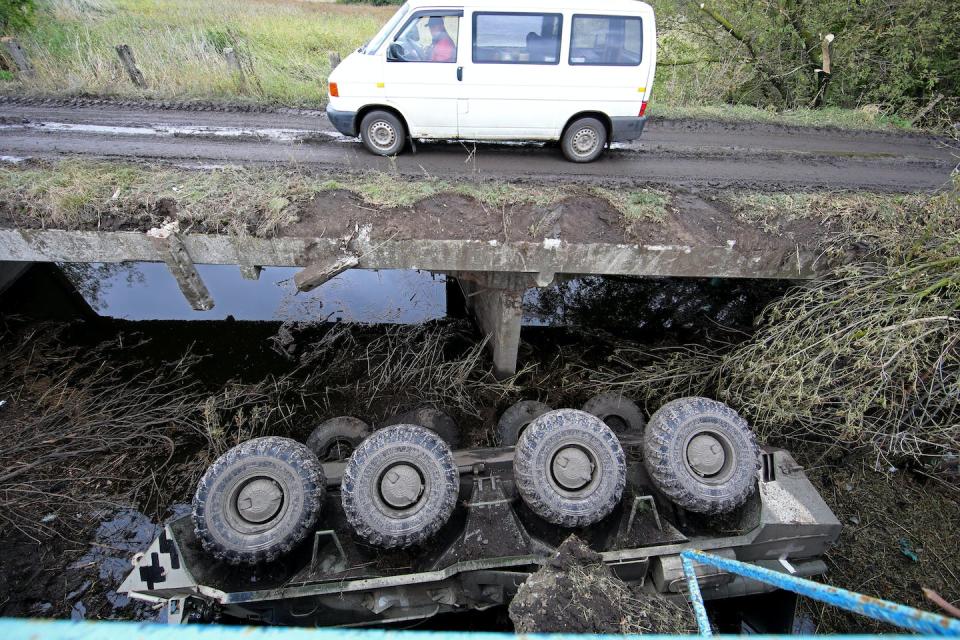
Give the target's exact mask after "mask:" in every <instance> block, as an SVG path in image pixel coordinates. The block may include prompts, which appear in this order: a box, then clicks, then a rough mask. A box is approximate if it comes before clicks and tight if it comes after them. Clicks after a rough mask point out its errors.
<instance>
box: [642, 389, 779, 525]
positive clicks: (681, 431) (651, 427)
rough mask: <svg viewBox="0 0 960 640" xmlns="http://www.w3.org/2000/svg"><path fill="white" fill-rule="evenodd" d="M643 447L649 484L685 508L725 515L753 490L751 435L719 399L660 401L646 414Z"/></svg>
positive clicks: (755, 455) (755, 453)
mask: <svg viewBox="0 0 960 640" xmlns="http://www.w3.org/2000/svg"><path fill="white" fill-rule="evenodd" d="M643 449H644V464H645V465H646V467H647V471H648V472H649V474H650V479H651V480H652V481H653V484H654V485H655V486H656V487H657V488H658V489H659V490H660V491H661V492H663V494H664V495H666V496H667V498H669V499H670V500H671V501H672V502H673V503H674V504H676V505H678V506H680V507H683V508H684V509H686V510H688V511H692V512H694V513H703V514H722V513H728V512H730V511H733V510H734V509H736V508H737V507H740V506H741V505H743V504H744V503H745V502H746V501H747V499H748V498H749V497H750V496H751V495H752V494H753V492H754V491H755V490H756V476H757V470H758V469H759V468H760V449H759V448H758V447H757V440H756V437H755V436H754V434H753V431H751V429H750V425H748V424H747V422H746V420H744V419H743V418H741V417H740V415H739V414H738V413H737V412H736V411H734V410H733V409H731V408H730V407H728V406H727V405H725V404H722V403H720V402H716V401H714V400H708V399H706V398H683V399H680V400H674V401H673V402H670V403H668V404H666V405H664V406H663V407H661V408H660V409H659V410H658V411H657V412H656V413H655V414H653V417H651V418H650V424H648V425H647V430H646V433H645V434H644V446H643Z"/></svg>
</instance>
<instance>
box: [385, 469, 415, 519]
mask: <svg viewBox="0 0 960 640" xmlns="http://www.w3.org/2000/svg"><path fill="white" fill-rule="evenodd" d="M422 494H423V479H422V478H421V477H420V473H419V472H418V471H417V470H416V469H415V468H413V467H412V466H410V465H408V464H398V465H396V466H394V467H391V468H390V469H388V470H387V472H386V473H384V474H383V477H382V478H381V479H380V495H381V496H382V497H383V501H384V502H386V503H387V504H388V505H390V506H391V507H393V508H394V509H406V508H408V507H411V506H413V505H414V504H416V503H417V501H418V500H419V499H420V496H421V495H422Z"/></svg>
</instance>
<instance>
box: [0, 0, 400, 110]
mask: <svg viewBox="0 0 960 640" xmlns="http://www.w3.org/2000/svg"><path fill="white" fill-rule="evenodd" d="M38 5H39V6H38V15H37V20H36V25H35V27H33V28H32V29H31V30H30V31H28V32H26V33H23V34H21V36H20V38H19V39H20V41H21V43H22V45H23V47H24V49H25V51H26V54H27V56H28V57H29V59H30V60H31V62H32V63H33V65H34V68H35V75H34V77H32V78H27V79H23V80H21V81H17V82H13V81H9V80H8V81H6V82H3V81H2V79H0V91H7V92H13V93H20V94H23V93H27V94H29V93H34V94H43V95H61V96H76V95H91V94H92V95H102V96H117V97H125V98H145V99H160V100H168V99H175V100H191V99H196V100H214V101H229V102H241V103H243V102H254V103H268V104H284V105H290V106H303V107H318V106H320V105H322V104H323V103H324V102H325V100H326V79H327V76H328V75H329V73H330V64H329V61H328V57H327V54H328V52H331V51H336V52H338V53H340V54H341V55H342V56H346V55H347V54H348V53H350V52H351V51H353V50H354V49H356V48H357V47H358V46H360V45H361V44H363V43H364V42H365V41H366V40H368V39H369V38H370V37H371V36H372V35H373V34H374V33H376V31H377V29H379V28H380V25H382V24H383V23H384V22H386V20H387V19H388V18H389V16H390V15H391V14H392V13H393V10H394V8H392V7H369V6H347V5H339V4H330V3H318V2H294V1H291V0H258V1H254V2H214V1H213V0H186V1H179V0H40V2H39V3H38ZM118 44H128V45H130V46H131V47H132V48H133V51H134V55H135V57H136V60H137V65H138V66H139V68H140V70H141V71H142V72H143V75H144V77H145V78H146V81H147V84H148V86H147V88H146V89H139V88H137V87H135V86H133V85H132V84H131V83H130V80H129V79H128V78H127V76H126V73H125V71H124V69H123V68H122V66H121V65H120V62H119V59H118V58H117V54H116V52H115V50H114V47H115V46H116V45H118ZM227 48H232V49H234V51H235V52H236V53H237V55H238V56H239V58H240V60H241V63H242V66H243V74H242V77H241V76H240V75H237V74H234V73H233V72H231V71H230V70H229V69H228V67H227V64H226V60H225V58H224V53H223V52H224V49H227Z"/></svg>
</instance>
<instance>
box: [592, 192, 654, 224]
mask: <svg viewBox="0 0 960 640" xmlns="http://www.w3.org/2000/svg"><path fill="white" fill-rule="evenodd" d="M590 193H591V194H593V195H595V196H597V197H598V198H603V199H604V200H606V201H607V202H609V203H610V204H611V205H612V206H613V208H614V209H616V210H617V211H619V212H620V213H621V214H622V215H623V217H624V218H626V220H627V221H629V222H663V220H664V219H665V218H666V216H667V206H668V205H669V204H670V194H669V193H667V192H666V191H658V190H656V189H641V190H639V191H622V190H614V189H607V188H605V187H593V188H591V189H590Z"/></svg>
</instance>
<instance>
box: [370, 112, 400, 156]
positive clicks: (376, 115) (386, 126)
mask: <svg viewBox="0 0 960 640" xmlns="http://www.w3.org/2000/svg"><path fill="white" fill-rule="evenodd" d="M360 138H361V139H362V140H363V145H364V146H365V147H366V148H367V149H368V150H369V151H370V152H371V153H375V154H377V155H378V156H395V155H397V154H398V153H400V151H402V150H403V145H404V144H405V143H406V141H407V130H406V128H405V127H404V126H403V122H401V121H400V118H398V117H397V116H395V115H393V114H392V113H390V112H389V111H371V112H370V113H368V114H367V115H365V116H364V117H363V121H362V122H361V123H360Z"/></svg>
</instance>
